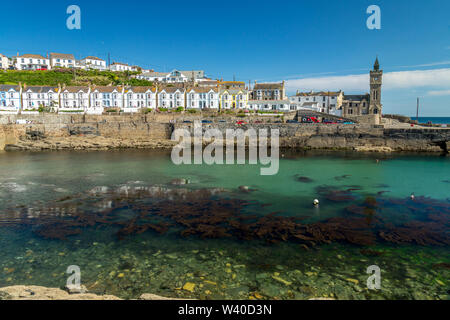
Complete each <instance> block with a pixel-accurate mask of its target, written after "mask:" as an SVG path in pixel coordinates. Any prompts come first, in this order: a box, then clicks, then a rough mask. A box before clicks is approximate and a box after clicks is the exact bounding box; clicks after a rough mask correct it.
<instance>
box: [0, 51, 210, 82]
mask: <svg viewBox="0 0 450 320" xmlns="http://www.w3.org/2000/svg"><path fill="white" fill-rule="evenodd" d="M56 68H75V69H83V70H98V71H108V70H109V71H114V72H125V71H129V72H138V73H139V75H138V76H135V77H136V78H137V79H142V80H148V81H156V82H163V83H180V82H198V81H207V80H211V79H208V78H206V76H205V72H204V71H203V70H189V71H180V70H172V71H171V72H166V73H163V72H155V71H154V70H145V69H143V68H141V67H139V66H130V65H128V64H126V63H121V62H113V63H112V64H111V65H108V64H107V63H106V61H105V60H103V59H100V58H98V57H94V56H88V57H85V58H83V59H81V60H76V59H75V56H74V55H73V54H65V53H50V55H47V57H44V56H42V55H39V54H23V55H19V54H17V56H14V57H7V56H5V55H2V54H0V69H3V70H9V69H13V70H31V71H36V70H52V69H56Z"/></svg>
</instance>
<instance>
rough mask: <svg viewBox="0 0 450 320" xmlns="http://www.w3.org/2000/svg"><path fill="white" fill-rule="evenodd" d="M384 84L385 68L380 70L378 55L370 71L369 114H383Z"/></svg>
mask: <svg viewBox="0 0 450 320" xmlns="http://www.w3.org/2000/svg"><path fill="white" fill-rule="evenodd" d="M382 85H383V70H380V63H379V62H378V57H377V59H376V60H375V64H374V66H373V70H372V71H370V105H369V114H378V115H380V116H381V114H382V110H383V105H382V104H381V86H382Z"/></svg>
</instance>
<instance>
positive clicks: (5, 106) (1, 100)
mask: <svg viewBox="0 0 450 320" xmlns="http://www.w3.org/2000/svg"><path fill="white" fill-rule="evenodd" d="M21 94H22V87H21V86H14V85H0V113H6V114H16V113H18V112H19V111H20V109H21V107H22V104H21V101H20V96H21Z"/></svg>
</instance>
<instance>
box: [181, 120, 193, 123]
mask: <svg viewBox="0 0 450 320" xmlns="http://www.w3.org/2000/svg"><path fill="white" fill-rule="evenodd" d="M183 123H192V121H189V120H185V121H183Z"/></svg>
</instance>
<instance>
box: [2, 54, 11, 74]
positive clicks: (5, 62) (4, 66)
mask: <svg viewBox="0 0 450 320" xmlns="http://www.w3.org/2000/svg"><path fill="white" fill-rule="evenodd" d="M0 69H3V70H7V69H9V58H8V57H7V56H4V55H2V54H0Z"/></svg>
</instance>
